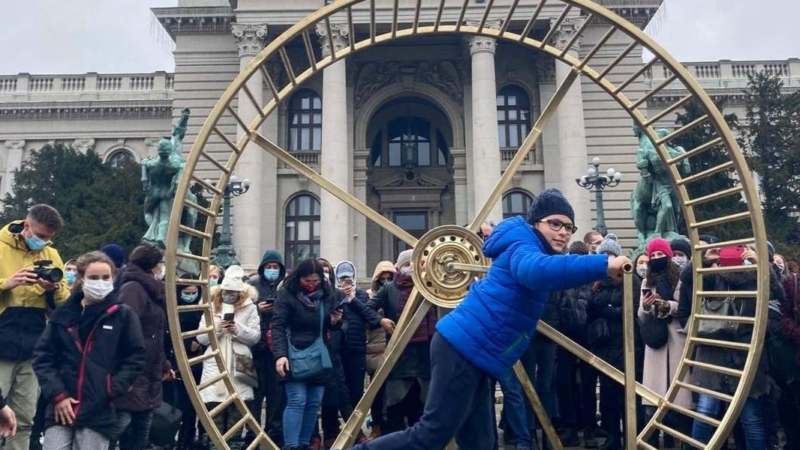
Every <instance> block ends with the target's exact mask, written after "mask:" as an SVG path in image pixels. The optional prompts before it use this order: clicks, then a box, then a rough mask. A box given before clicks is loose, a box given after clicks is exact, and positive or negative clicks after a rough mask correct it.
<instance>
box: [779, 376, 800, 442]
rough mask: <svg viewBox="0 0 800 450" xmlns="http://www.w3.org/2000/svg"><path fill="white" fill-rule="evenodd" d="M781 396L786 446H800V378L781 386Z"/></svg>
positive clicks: (782, 423) (780, 410)
mask: <svg viewBox="0 0 800 450" xmlns="http://www.w3.org/2000/svg"><path fill="white" fill-rule="evenodd" d="M781 389H782V392H781V398H780V399H779V400H778V414H779V415H780V418H781V425H783V431H784V433H786V448H787V449H790V448H800V427H798V426H797V420H798V417H800V380H794V381H792V382H790V383H787V384H785V385H784V386H782V387H781Z"/></svg>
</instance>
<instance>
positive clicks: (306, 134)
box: [289, 89, 322, 152]
mask: <svg viewBox="0 0 800 450" xmlns="http://www.w3.org/2000/svg"><path fill="white" fill-rule="evenodd" d="M321 144H322V99H321V98H320V97H319V95H317V93H316V92H314V91H312V90H310V89H303V90H301V91H299V92H298V93H296V94H294V96H292V100H291V101H290V102H289V151H290V152H309V151H319V150H320V148H321V147H322V145H321Z"/></svg>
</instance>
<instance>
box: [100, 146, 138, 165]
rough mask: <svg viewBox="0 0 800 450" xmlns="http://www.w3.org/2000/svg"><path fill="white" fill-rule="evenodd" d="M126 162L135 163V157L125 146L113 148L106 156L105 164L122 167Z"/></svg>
mask: <svg viewBox="0 0 800 450" xmlns="http://www.w3.org/2000/svg"><path fill="white" fill-rule="evenodd" d="M127 163H134V164H135V163H136V157H135V156H133V152H131V151H130V150H128V149H127V148H121V149H117V150H114V151H113V152H112V153H111V154H110V155H108V157H107V158H106V164H108V165H109V166H111V167H114V168H118V167H122V166H124V165H125V164H127Z"/></svg>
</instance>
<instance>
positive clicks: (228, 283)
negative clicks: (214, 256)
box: [220, 266, 247, 292]
mask: <svg viewBox="0 0 800 450" xmlns="http://www.w3.org/2000/svg"><path fill="white" fill-rule="evenodd" d="M246 287H247V286H245V283H244V269H242V266H230V267H228V268H227V269H225V278H224V279H223V280H222V284H221V285H220V289H222V290H223V291H236V292H242V291H244V290H245V288H246Z"/></svg>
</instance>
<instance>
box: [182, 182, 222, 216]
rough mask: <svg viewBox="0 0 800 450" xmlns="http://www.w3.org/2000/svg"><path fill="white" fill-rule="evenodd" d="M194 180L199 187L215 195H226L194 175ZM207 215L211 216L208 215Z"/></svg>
mask: <svg viewBox="0 0 800 450" xmlns="http://www.w3.org/2000/svg"><path fill="white" fill-rule="evenodd" d="M192 180H194V182H195V183H198V184H199V185H201V186H203V187H204V188H206V189H208V190H209V191H211V192H213V193H215V194H217V195H223V194H224V193H223V192H222V191H221V190H220V189H217V187H216V186H214V185H213V184H211V183H209V182H207V181H206V180H201V179H200V178H197V176H196V175H192ZM184 203H191V202H187V201H184ZM195 209H197V210H198V211H202V210H201V209H200V208H195ZM206 215H209V214H206ZM215 216H216V214H213V215H212V216H211V217H215Z"/></svg>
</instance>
